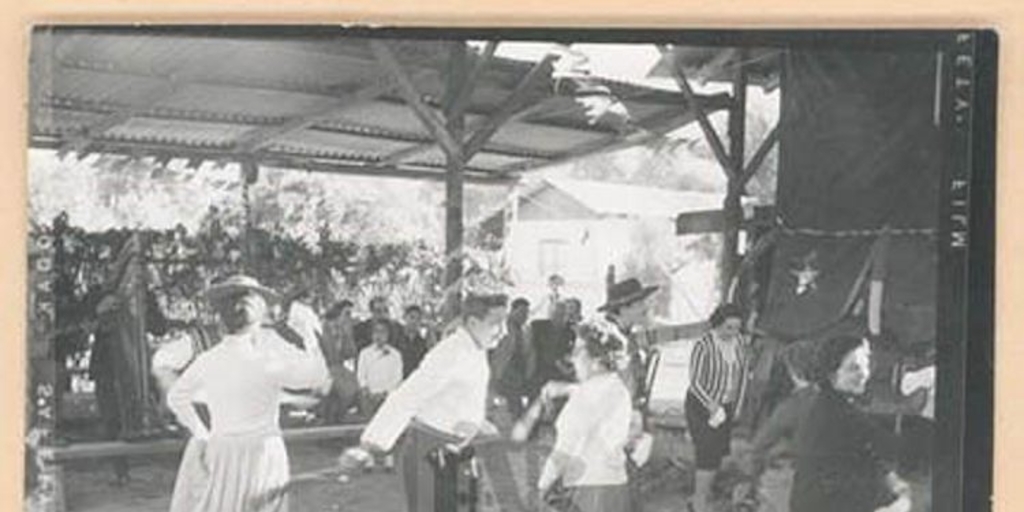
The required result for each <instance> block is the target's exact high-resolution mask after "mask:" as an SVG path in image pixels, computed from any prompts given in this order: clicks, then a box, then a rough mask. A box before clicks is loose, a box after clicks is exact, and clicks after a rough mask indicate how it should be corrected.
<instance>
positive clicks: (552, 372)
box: [529, 301, 576, 396]
mask: <svg viewBox="0 0 1024 512" xmlns="http://www.w3.org/2000/svg"><path fill="white" fill-rule="evenodd" d="M529 332H530V345H531V348H532V350H533V353H534V355H535V357H536V359H535V362H536V363H535V366H534V372H533V378H532V381H533V385H532V386H531V396H536V395H537V393H539V392H540V389H541V388H543V387H544V384H547V383H548V382H551V381H572V380H573V375H572V366H571V364H570V363H569V355H570V354H571V353H572V346H573V342H574V341H575V340H576V334H575V333H574V332H573V329H572V325H571V324H570V323H569V315H568V308H567V307H566V303H565V301H562V302H559V303H558V304H557V305H556V306H555V308H554V311H553V314H552V316H551V318H550V319H546V318H545V319H539V320H534V321H533V322H532V323H531V324H530V329H529Z"/></svg>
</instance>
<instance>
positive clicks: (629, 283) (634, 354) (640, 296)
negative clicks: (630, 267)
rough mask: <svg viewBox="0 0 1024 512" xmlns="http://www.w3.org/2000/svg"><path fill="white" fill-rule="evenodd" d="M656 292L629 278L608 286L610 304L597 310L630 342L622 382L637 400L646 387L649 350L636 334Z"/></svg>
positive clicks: (607, 303) (645, 319)
mask: <svg viewBox="0 0 1024 512" xmlns="http://www.w3.org/2000/svg"><path fill="white" fill-rule="evenodd" d="M657 290H658V286H657V285H652V286H644V285H642V284H641V283H640V281H639V280H638V279H636V278H629V279H626V280H624V281H621V282H618V283H614V284H612V285H611V286H609V287H608V300H607V301H605V303H604V304H602V305H601V306H600V307H598V308H597V310H598V311H600V312H602V313H604V314H605V317H606V318H607V319H608V320H609V321H611V322H612V323H613V324H615V326H616V327H618V328H619V331H621V333H622V335H623V337H624V338H626V339H627V340H629V347H628V351H629V358H630V367H629V369H628V370H627V371H626V372H624V373H623V378H624V379H625V380H626V386H627V387H628V388H629V390H630V393H631V394H632V395H633V397H634V399H636V398H637V394H638V391H639V390H640V389H641V386H642V384H643V379H644V371H643V370H644V362H645V359H646V350H647V347H641V346H640V343H639V341H638V340H637V338H636V336H634V335H633V330H634V329H635V328H637V327H639V326H642V325H644V324H645V323H647V314H648V309H649V306H648V304H647V299H648V298H649V297H650V296H651V295H653V294H654V292H656V291H657Z"/></svg>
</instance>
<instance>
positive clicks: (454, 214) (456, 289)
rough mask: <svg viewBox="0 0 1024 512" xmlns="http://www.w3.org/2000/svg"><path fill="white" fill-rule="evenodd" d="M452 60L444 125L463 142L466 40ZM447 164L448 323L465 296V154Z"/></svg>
mask: <svg viewBox="0 0 1024 512" xmlns="http://www.w3.org/2000/svg"><path fill="white" fill-rule="evenodd" d="M449 59H450V60H449V66H448V72H449V74H448V83H447V87H448V91H449V94H447V95H446V96H447V98H446V99H448V100H449V101H448V102H446V104H445V105H444V114H445V121H446V123H445V124H446V128H447V130H448V133H449V134H451V137H452V138H453V139H454V140H456V141H460V143H461V141H462V138H463V132H464V131H465V115H464V114H463V113H462V111H461V109H459V110H455V109H454V108H453V107H457V104H456V103H457V101H456V100H457V99H458V91H460V90H462V88H463V87H464V85H465V84H464V82H465V80H466V78H467V72H468V70H467V69H466V43H465V41H457V42H454V43H452V47H451V53H450V55H449ZM467 101H468V100H467ZM460 149H461V148H460ZM446 161H447V165H446V171H447V172H446V174H445V180H444V185H445V236H444V253H445V256H446V261H445V278H444V286H445V291H446V297H445V320H446V321H448V320H451V319H454V318H455V317H456V316H458V314H459V312H460V304H461V301H460V299H461V295H462V294H461V293H460V292H461V286H459V281H460V280H461V279H462V240H463V236H462V235H463V232H462V231H463V223H462V220H463V219H462V203H463V194H462V192H463V185H464V183H465V175H464V168H465V165H466V162H465V161H464V159H463V157H462V151H457V152H446Z"/></svg>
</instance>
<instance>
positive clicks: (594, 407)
mask: <svg viewBox="0 0 1024 512" xmlns="http://www.w3.org/2000/svg"><path fill="white" fill-rule="evenodd" d="M572 363H573V368H574V369H575V371H576V377H577V379H578V380H579V384H577V385H575V386H572V387H571V388H564V387H563V388H562V389H563V390H568V394H569V400H568V401H567V402H566V404H565V407H564V408H563V409H562V411H561V413H560V414H559V415H558V419H557V420H556V422H555V430H556V439H555V446H554V448H553V449H552V452H551V455H550V456H549V457H548V459H547V461H546V462H545V464H544V468H543V470H542V471H541V476H540V479H539V481H538V482H537V487H538V488H539V489H540V491H541V492H542V493H544V492H546V491H547V490H548V489H549V488H551V487H552V485H553V484H554V483H555V482H556V481H558V480H561V482H562V485H564V486H565V487H567V488H568V489H569V490H570V496H571V500H572V503H573V505H574V507H575V511H578V512H626V511H627V510H629V508H630V496H629V488H628V486H627V474H626V457H627V450H628V448H629V446H630V444H631V441H632V440H633V439H634V437H635V434H636V432H635V429H633V428H631V427H632V426H633V423H634V418H633V405H632V400H631V398H630V394H629V390H628V389H627V388H626V385H625V383H624V382H623V380H622V379H621V378H620V377H619V374H618V371H619V370H620V369H621V368H623V367H625V366H626V365H627V364H628V363H629V357H628V354H627V352H626V340H625V339H623V338H622V336H621V335H620V334H619V332H618V330H617V329H616V328H615V327H614V326H613V325H612V324H610V323H608V322H606V321H601V320H591V321H588V322H586V323H584V324H582V325H580V327H579V336H578V337H577V339H576V342H575V347H574V348H573V352H572ZM549 390H550V392H554V393H557V392H558V391H555V390H554V388H551V387H549ZM548 392H549V391H548V390H546V393H548Z"/></svg>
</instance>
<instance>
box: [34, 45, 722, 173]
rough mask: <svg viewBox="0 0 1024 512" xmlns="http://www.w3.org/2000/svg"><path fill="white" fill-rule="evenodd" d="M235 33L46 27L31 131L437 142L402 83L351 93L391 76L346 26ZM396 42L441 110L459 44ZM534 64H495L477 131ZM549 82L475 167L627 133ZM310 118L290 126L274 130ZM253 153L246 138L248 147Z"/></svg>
mask: <svg viewBox="0 0 1024 512" xmlns="http://www.w3.org/2000/svg"><path fill="white" fill-rule="evenodd" d="M234 30H235V29H233V28H231V27H221V28H217V29H216V30H212V29H211V31H209V32H207V33H204V32H197V31H194V30H193V31H183V32H181V33H180V34H176V33H174V32H172V31H167V30H150V31H147V29H146V28H145V27H142V28H139V29H138V30H137V31H133V30H129V29H127V28H123V29H99V28H89V27H78V28H71V27H68V28H61V29H58V30H47V29H37V30H36V31H35V33H34V34H33V45H34V48H33V53H32V59H31V60H32V62H31V66H32V76H33V77H34V78H35V80H34V82H33V83H32V84H31V88H32V95H31V98H32V100H33V105H32V116H31V128H32V135H33V137H34V139H33V140H36V139H38V140H39V141H40V142H39V143H40V144H42V145H45V146H46V147H55V146H56V147H61V145H62V144H66V143H68V142H74V143H75V146H76V147H77V149H82V148H83V147H84V148H89V149H90V150H96V151H100V152H103V151H113V150H115V149H116V150H118V151H121V150H124V149H125V148H127V147H130V146H131V145H132V144H136V143H137V144H138V146H139V147H138V148H135V149H137V150H139V151H142V152H145V151H150V150H159V151H165V150H166V151H172V152H178V153H183V154H182V155H181V156H183V157H190V158H195V157H199V158H204V157H211V156H210V155H211V154H210V153H209V152H206V153H203V152H199V153H197V154H195V155H190V154H188V152H189V150H190V149H204V150H208V149H209V148H224V149H225V153H223V154H220V153H218V154H217V155H216V156H217V157H218V158H225V157H230V156H231V155H232V154H236V153H231V152H230V151H232V150H233V149H236V146H237V145H238V144H240V143H242V141H246V140H250V139H252V138H253V137H254V134H260V135H258V136H256V140H258V141H259V144H258V147H257V146H252V147H251V148H255V149H258V150H259V154H258V155H257V156H261V157H268V158H269V157H283V156H287V155H292V154H302V155H314V156H317V157H324V158H327V157H336V158H345V159H346V161H347V162H348V163H351V161H352V160H354V161H356V162H366V163H375V162H380V161H382V160H386V159H388V158H389V157H391V156H393V155H394V154H395V153H396V152H400V151H405V150H409V149H410V148H416V147H417V146H422V145H423V144H425V143H431V142H432V141H433V140H434V138H433V137H432V135H431V134H430V132H429V130H427V129H426V128H425V127H424V125H423V124H422V123H421V122H420V120H419V118H418V117H417V116H416V115H415V114H414V113H413V111H412V109H411V108H410V107H409V106H408V105H406V104H405V103H404V101H402V100H401V99H400V96H399V95H398V94H397V92H396V91H395V90H390V91H389V90H388V89H387V88H386V87H385V88H383V89H381V90H378V91H375V92H377V93H378V94H377V95H376V96H375V97H374V96H373V95H367V96H360V97H359V99H358V101H354V102H352V101H351V96H350V94H351V93H352V92H353V91H356V90H360V89H365V88H366V87H367V86H368V85H369V84H374V83H379V82H380V81H381V80H383V79H384V76H385V73H384V72H383V70H382V68H380V67H379V66H378V65H377V63H376V62H375V60H374V58H373V55H372V53H371V52H370V49H369V47H368V45H367V43H366V41H365V40H363V39H356V38H345V37H342V34H343V33H342V32H341V31H339V35H338V37H334V38H304V37H300V36H296V35H289V36H287V37H277V36H274V35H273V33H270V35H268V36H267V37H257V36H254V35H253V34H252V33H250V32H244V33H243V31H238V35H237V36H233V35H232V34H233V33H235V32H233V31H234ZM388 44H389V46H390V47H391V49H392V50H393V52H394V54H395V56H396V59H397V60H398V61H399V62H400V63H401V64H402V65H403V67H404V68H405V69H406V71H407V72H408V74H409V76H410V77H412V79H413V81H414V86H415V87H416V89H417V92H419V93H420V94H421V95H422V96H423V99H424V101H425V102H426V103H427V104H428V105H434V106H435V108H436V105H438V104H439V102H440V101H441V100H440V98H442V97H443V96H444V89H445V87H446V82H447V79H446V76H447V73H448V71H447V59H448V47H449V45H450V42H448V41H422V40H389V41H388ZM471 53H472V52H471ZM472 58H473V59H476V58H478V56H476V54H472ZM534 65H535V63H531V62H523V61H514V60H509V59H501V58H494V59H492V60H491V61H490V62H488V64H487V66H486V67H485V68H483V72H482V73H480V76H479V79H478V82H477V84H476V86H475V87H474V88H473V94H472V95H471V97H470V100H469V101H468V105H467V109H466V113H467V115H466V126H467V127H468V128H473V127H478V126H481V125H482V124H484V122H485V121H486V120H487V119H488V117H489V116H491V115H493V114H494V113H495V112H496V110H497V109H498V108H499V107H500V106H501V104H502V103H503V102H504V101H505V100H506V99H507V98H508V97H509V95H510V93H511V92H512V90H513V89H514V88H515V87H516V85H517V84H518V83H520V82H521V81H522V80H523V78H524V77H525V76H526V75H527V74H528V73H529V72H530V70H531V69H532V68H533V66H534ZM542 78H543V79H542V80H540V81H539V82H537V83H536V84H534V85H533V87H532V88H531V89H530V90H529V91H527V92H526V93H525V96H526V97H527V98H528V99H529V100H530V101H529V102H527V104H530V103H531V102H532V103H536V102H538V101H543V103H542V105H543V108H536V109H534V110H532V111H529V113H528V114H526V115H522V116H519V117H515V118H513V119H512V120H511V121H509V122H507V123H505V124H503V125H502V126H501V128H500V129H498V130H497V132H496V133H495V134H494V135H493V137H492V138H491V139H490V142H488V144H486V145H485V146H484V148H483V151H482V152H481V153H479V154H478V155H476V156H475V157H474V158H472V159H471V161H470V167H471V168H474V169H477V170H479V171H481V172H490V173H496V174H498V175H504V173H505V172H506V169H509V168H519V167H523V166H532V165H540V164H543V163H545V162H546V161H549V160H551V159H556V158H564V157H565V156H566V155H575V154H577V153H579V152H581V151H591V150H592V149H598V146H600V145H601V143H602V142H609V143H611V142H614V140H615V139H616V138H617V137H619V136H621V135H624V134H622V133H620V131H619V130H621V129H622V126H620V123H613V122H609V121H607V120H605V119H601V120H599V121H598V122H596V123H591V120H590V119H588V118H587V116H586V113H585V111H584V110H583V109H582V108H580V107H579V105H578V104H577V103H576V102H575V101H574V99H573V98H572V97H571V96H559V94H567V93H566V92H565V91H561V90H559V91H556V90H555V89H556V87H555V86H554V83H553V82H552V80H551V77H550V74H549V75H548V76H547V77H542ZM598 80H599V81H600V79H598ZM601 83H602V84H604V85H605V86H606V87H607V88H608V89H610V90H611V91H612V93H613V94H615V95H616V97H618V98H620V99H622V100H623V103H625V105H626V106H627V109H628V110H629V112H630V115H631V117H632V118H633V121H634V122H639V123H642V122H643V120H644V119H648V118H658V119H660V118H664V117H665V113H666V112H679V117H680V119H682V118H683V117H685V116H684V113H685V112H684V111H683V108H682V107H681V106H682V105H684V104H685V102H683V101H682V99H681V95H678V94H673V93H669V92H666V91H663V90H656V89H650V88H644V87H640V86H637V85H633V84H626V83H622V82H617V81H612V80H605V81H602V82H601ZM393 86H394V84H391V87H393ZM559 89H562V87H559ZM570 92H571V91H570ZM556 93H557V94H556ZM723 105H724V103H723ZM716 108H721V106H717V107H716ZM324 114H329V115H326V116H325V115H324ZM438 114H440V112H439V111H438ZM306 118H309V119H310V120H309V121H306V122H303V123H301V124H299V125H297V126H295V127H294V128H293V129H291V130H282V131H281V132H280V133H278V132H276V131H273V130H275V129H276V128H277V127H280V126H282V125H286V124H287V123H292V122H297V121H296V120H299V121H301V120H303V119H306ZM680 122H683V121H680ZM260 137H266V140H264V139H262V138H260ZM467 137H468V136H467ZM154 144H155V145H156V146H154ZM154 148H155V149H154ZM246 151H248V150H247V149H246V146H243V147H242V152H240V153H237V154H238V156H239V157H243V156H245V153H246ZM442 156H443V155H442V154H441V153H440V151H439V150H438V149H437V148H434V149H433V150H430V151H426V152H424V151H412V152H411V153H410V154H409V155H407V156H406V157H405V158H404V159H403V162H406V163H409V164H410V165H413V164H425V165H431V166H441V165H443V163H444V160H443V158H442Z"/></svg>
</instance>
